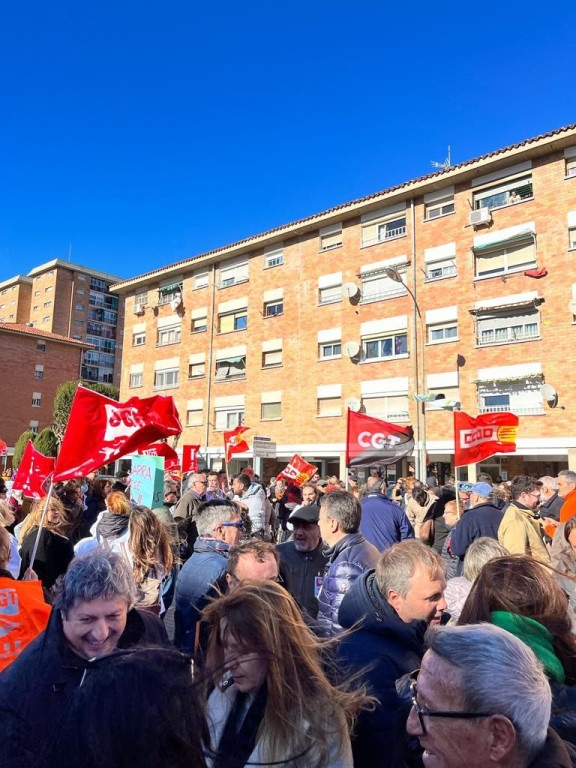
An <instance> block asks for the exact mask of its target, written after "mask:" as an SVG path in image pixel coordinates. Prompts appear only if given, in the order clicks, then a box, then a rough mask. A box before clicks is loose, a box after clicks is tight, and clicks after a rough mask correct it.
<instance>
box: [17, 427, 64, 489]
mask: <svg viewBox="0 0 576 768" xmlns="http://www.w3.org/2000/svg"><path fill="white" fill-rule="evenodd" d="M55 461H56V459H53V458H51V457H50V456H44V454H43V453H40V451H37V450H36V448H34V445H33V443H32V440H28V442H27V443H26V448H25V450H24V453H23V454H22V459H21V461H20V464H19V465H18V469H17V470H16V474H15V475H14V478H13V480H12V490H13V491H22V493H23V494H24V496H28V498H31V499H41V498H42V497H43V496H46V493H47V491H46V490H45V488H44V483H45V482H46V480H47V479H48V478H49V477H50V475H51V474H52V472H54V463H55Z"/></svg>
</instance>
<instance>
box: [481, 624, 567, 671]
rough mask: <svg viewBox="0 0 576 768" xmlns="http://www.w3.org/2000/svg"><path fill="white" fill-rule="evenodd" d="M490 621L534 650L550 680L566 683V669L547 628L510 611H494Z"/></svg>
mask: <svg viewBox="0 0 576 768" xmlns="http://www.w3.org/2000/svg"><path fill="white" fill-rule="evenodd" d="M490 619H491V621H492V624H495V625H496V626H497V627H500V628H501V629H505V630H506V631H507V632H510V634H512V635H516V637H517V638H518V639H519V640H522V642H523V643H525V645H527V646H529V647H530V648H532V650H533V651H534V653H535V655H536V658H537V659H538V661H539V662H540V663H541V664H542V666H543V667H544V672H545V673H546V675H547V677H548V678H549V679H550V680H555V681H556V682H558V683H563V682H564V681H565V675H564V669H563V667H562V664H561V663H560V659H559V658H558V656H556V653H555V652H554V648H553V644H552V633H551V632H550V631H549V630H548V629H546V627H545V626H543V625H542V624H540V622H538V621H534V619H529V618H528V617H527V616H520V615H518V614H516V613H509V612H508V611H492V613H491V614H490Z"/></svg>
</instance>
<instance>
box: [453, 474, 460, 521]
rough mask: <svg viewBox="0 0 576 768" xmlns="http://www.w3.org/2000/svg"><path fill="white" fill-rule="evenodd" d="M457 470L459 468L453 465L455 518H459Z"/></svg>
mask: <svg viewBox="0 0 576 768" xmlns="http://www.w3.org/2000/svg"><path fill="white" fill-rule="evenodd" d="M458 470H459V467H457V466H456V465H454V483H455V485H456V519H457V520H460V494H459V493H458Z"/></svg>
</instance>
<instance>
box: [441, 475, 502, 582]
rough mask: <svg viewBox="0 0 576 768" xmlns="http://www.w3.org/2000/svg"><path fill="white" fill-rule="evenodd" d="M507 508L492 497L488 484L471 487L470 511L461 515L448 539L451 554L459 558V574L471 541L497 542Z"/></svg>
mask: <svg viewBox="0 0 576 768" xmlns="http://www.w3.org/2000/svg"><path fill="white" fill-rule="evenodd" d="M507 506H508V502H506V501H504V499H496V498H494V497H493V495H492V486H491V485H489V484H488V483H484V482H481V483H475V484H474V485H473V486H472V488H471V489H470V509H468V510H467V511H466V512H465V513H464V514H463V515H462V517H461V518H460V520H459V521H458V523H457V524H456V526H455V528H454V530H453V531H452V537H451V539H450V550H451V552H452V554H453V555H456V556H457V557H458V558H460V568H459V573H461V572H462V565H463V563H464V557H465V555H466V552H467V551H468V547H469V546H470V544H472V542H473V541H476V539H479V538H481V537H482V536H489V537H490V538H491V539H496V540H498V529H499V528H500V523H501V522H502V518H503V517H504V511H505V509H506V507H507Z"/></svg>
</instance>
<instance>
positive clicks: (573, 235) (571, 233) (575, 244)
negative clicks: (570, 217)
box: [568, 227, 576, 250]
mask: <svg viewBox="0 0 576 768" xmlns="http://www.w3.org/2000/svg"><path fill="white" fill-rule="evenodd" d="M568 247H569V248H570V250H574V249H575V248H576V227H572V228H571V229H569V230H568Z"/></svg>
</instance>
